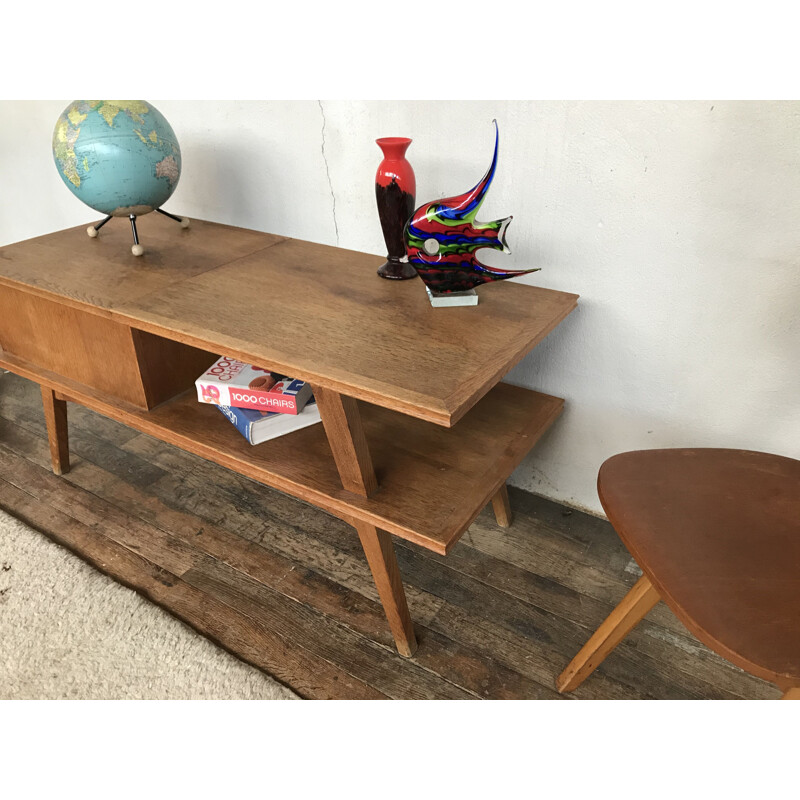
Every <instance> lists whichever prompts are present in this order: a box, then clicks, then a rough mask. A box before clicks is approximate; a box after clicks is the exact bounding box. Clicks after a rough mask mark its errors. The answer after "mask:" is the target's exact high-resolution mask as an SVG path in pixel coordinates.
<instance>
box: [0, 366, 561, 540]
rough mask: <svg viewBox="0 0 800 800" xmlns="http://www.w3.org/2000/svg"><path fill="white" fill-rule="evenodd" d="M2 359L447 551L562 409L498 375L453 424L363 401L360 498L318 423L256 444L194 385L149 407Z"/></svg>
mask: <svg viewBox="0 0 800 800" xmlns="http://www.w3.org/2000/svg"><path fill="white" fill-rule="evenodd" d="M0 366H4V367H5V368H6V369H10V370H11V371H13V372H16V373H17V374H20V375H22V376H24V377H28V378H30V379H32V380H35V381H36V382H37V383H42V384H44V385H47V386H50V387H52V388H54V389H57V391H59V393H60V394H62V395H63V396H65V397H68V398H69V399H70V400H74V401H75V402H78V403H80V404H81V405H84V406H86V407H87V408H91V409H93V410H95V411H99V412H100V413H101V414H104V415H105V416H108V417H110V418H111V419H115V420H118V421H120V422H123V423H124V424H126V425H129V426H131V427H133V428H136V429H137V430H140V431H142V432H144V433H148V434H150V435H151V436H155V437H156V438H159V439H162V440H164V441H168V442H171V443H173V444H177V445H178V446H179V447H182V448H183V449H185V450H188V451H189V452H191V453H195V454H197V455H200V456H202V457H203V458H207V459H209V460H211V461H215V462H216V463H218V464H222V466H225V467H228V468H230V469H233V470H235V471H236V472H239V473H241V474H243V475H247V476H248V477H250V478H254V479H255V480H258V481H260V482H262V483H265V484H267V485H269V486H274V487H275V488H277V489H280V490H282V491H285V492H287V493H288V494H291V495H294V496H295V497H300V498H301V499H303V500H307V501H309V502H312V503H314V504H315V505H317V506H319V507H320V508H323V509H325V510H326V511H329V512H331V513H333V514H336V515H337V516H340V517H342V518H344V519H347V520H348V521H349V520H351V519H359V520H361V521H362V522H367V523H369V524H371V525H374V526H375V527H376V528H380V529H382V530H385V531H388V532H389V533H392V534H394V535H397V536H400V537H401V538H404V539H409V540H411V541H415V542H417V543H418V544H421V545H422V546H424V547H428V548H430V549H432V550H434V551H435V552H439V553H446V552H447V551H448V550H450V549H451V548H452V547H453V545H454V544H455V543H456V542H457V541H458V539H459V537H460V536H461V534H462V533H463V532H464V530H466V528H467V527H468V526H469V524H470V523H471V522H472V520H473V519H474V518H475V517H476V516H477V515H478V514H479V513H480V511H481V509H482V508H483V506H485V505H486V504H487V503H488V502H489V501H490V499H491V496H492V494H493V487H494V486H496V485H497V484H498V482H500V481H501V480H505V479H506V478H507V477H508V476H509V475H510V474H511V473H512V472H513V471H514V469H515V468H516V467H517V466H518V465H519V463H520V462H521V461H522V459H523V457H524V456H525V454H526V453H527V452H528V451H529V450H530V448H531V447H532V446H533V445H534V444H535V443H536V441H537V440H538V438H539V437H540V436H541V435H542V434H543V433H544V431H545V430H547V428H548V427H549V426H550V425H551V424H552V423H553V421H554V420H555V419H556V418H557V417H558V415H559V414H560V413H561V409H562V407H563V401H562V400H560V399H559V398H555V397H550V396H549V395H543V394H539V393H538V392H532V391H530V390H528V389H521V388H519V387H516V386H511V385H508V384H498V385H497V386H496V387H495V388H494V389H493V390H492V391H491V392H490V393H489V394H488V395H487V396H486V397H485V398H484V399H483V400H482V401H481V402H480V403H478V404H477V405H476V406H475V408H473V409H472V410H471V411H470V413H469V414H468V415H467V416H466V417H465V418H464V419H463V420H462V421H461V422H460V423H459V424H458V426H457V427H456V428H453V429H446V428H442V427H440V426H437V425H431V424H430V423H426V422H423V421H421V420H415V419H411V418H409V417H406V416H404V415H402V414H396V413H393V412H390V411H387V410H385V409H382V408H378V407H376V406H371V405H369V404H364V405H363V407H362V411H363V414H362V419H363V425H364V430H365V434H366V437H367V439H368V441H369V444H370V452H371V455H372V459H373V462H374V464H375V473H376V475H377V477H378V481H379V484H380V488H379V490H378V491H376V492H375V493H374V494H373V495H372V496H370V497H361V496H359V495H358V494H355V493H353V492H350V491H347V490H345V489H344V488H343V487H342V483H341V479H340V476H339V472H338V470H337V468H336V464H335V462H334V460H333V457H332V454H331V449H330V446H329V444H328V439H327V437H326V436H325V431H324V429H323V428H322V426H321V425H312V426H311V427H309V428H305V429H303V430H300V431H295V432H294V433H291V434H288V435H287V436H282V437H280V438H279V439H275V440H273V441H271V442H266V443H265V444H263V445H259V446H258V447H252V446H251V445H249V444H248V443H247V442H246V441H245V440H244V439H243V438H242V437H241V436H240V435H239V434H238V433H237V432H236V431H235V430H233V428H232V427H231V425H230V423H229V422H228V421H227V419H226V418H225V417H224V416H223V415H222V414H221V413H220V412H219V411H218V410H217V409H216V408H214V407H213V406H209V405H203V404H201V403H198V402H197V400H196V396H194V394H193V392H187V393H185V394H183V395H180V396H179V397H177V398H175V399H174V400H171V401H169V402H167V403H163V404H161V405H160V406H158V407H157V408H155V409H152V410H151V411H149V412H147V411H141V410H139V409H136V408H134V407H133V406H129V405H127V404H124V403H121V402H120V401H118V400H116V399H114V398H111V397H108V396H103V395H101V394H100V393H98V392H96V391H91V390H89V389H88V388H87V387H85V386H81V385H80V384H77V383H75V382H74V381H67V380H66V379H64V378H62V377H61V376H58V375H55V374H53V373H50V372H45V371H43V370H40V369H38V368H36V367H34V366H33V365H31V364H29V363H26V362H23V361H22V360H21V359H18V358H15V357H13V356H11V355H10V354H6V353H0Z"/></svg>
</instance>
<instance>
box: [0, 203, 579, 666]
mask: <svg viewBox="0 0 800 800" xmlns="http://www.w3.org/2000/svg"><path fill="white" fill-rule="evenodd" d="M141 226H142V229H143V235H145V236H146V237H147V241H148V244H149V247H148V252H147V253H146V255H145V256H144V257H143V258H135V257H134V256H132V255H131V252H130V247H129V246H128V242H127V240H126V239H125V237H124V236H123V231H122V229H121V228H120V229H118V230H115V229H113V228H111V226H109V228H108V229H104V230H103V232H102V235H101V236H99V237H98V238H97V239H93V240H92V239H88V238H87V237H86V233H85V226H81V227H78V228H71V229H68V230H65V231H60V232H58V233H54V234H49V235H47V236H41V237H38V238H35V239H29V240H27V241H24V242H19V243H17V244H13V245H10V246H7V247H2V248H0V347H2V351H0V365H2V366H3V367H5V368H6V369H8V370H10V371H11V372H14V373H17V374H19V375H22V376H23V377H26V378H29V379H31V380H33V381H36V382H37V383H39V384H40V385H41V387H42V398H43V401H44V411H45V417H46V420H47V430H48V436H49V440H50V448H51V454H52V461H53V470H54V471H55V472H56V473H58V474H60V473H63V472H66V471H67V470H68V469H69V451H68V439H67V405H66V401H71V402H75V403H80V404H81V405H84V406H86V407H87V408H90V409H93V410H94V411H97V412H99V413H101V414H104V415H106V416H108V417H111V418H112V419H115V420H118V421H120V422H122V423H124V424H126V425H129V426H131V427H133V428H135V429H137V430H139V431H142V432H144V433H147V434H149V435H151V436H155V437H157V438H159V439H162V440H164V441H166V442H170V443H172V444H175V445H177V446H178V447H181V448H183V449H185V450H188V451H190V452H192V453H195V454H197V455H200V456H202V457H204V458H207V459H209V460H211V461H215V462H216V463H218V464H222V465H223V466H225V467H228V468H229V469H232V470H234V471H236V472H239V473H241V474H242V475H246V476H248V477H250V478H254V479H255V480H257V481H260V482H261V483H264V484H266V485H268V486H272V487H275V488H276V489H279V490H281V491H283V492H286V493H288V494H291V495H293V496H295V497H299V498H301V499H303V500H305V501H308V502H310V503H313V504H314V505H316V506H318V507H319V508H321V509H324V510H325V511H327V512H329V513H331V514H333V515H335V516H337V517H340V518H341V519H343V520H345V521H347V522H348V523H349V524H351V525H352V526H353V527H354V528H355V529H356V531H357V532H358V535H359V537H360V539H361V543H362V545H363V547H364V552H365V554H366V557H367V560H368V562H369V566H370V568H371V570H372V574H373V576H374V578H375V583H376V585H377V588H378V592H379V594H380V598H381V601H382V602H383V607H384V610H385V611H386V616H387V618H388V620H389V625H390V626H391V629H392V633H393V634H394V638H395V642H396V643H397V649H398V650H399V651H400V653H402V654H403V655H406V656H410V655H412V654H413V652H414V650H415V649H416V640H415V638H414V629H413V626H412V623H411V617H410V615H409V611H408V608H407V605H406V598H405V592H404V589H403V584H402V582H401V579H400V574H399V571H398V567H397V562H396V560H395V555H394V549H393V546H392V539H391V537H392V535H394V536H400V537H402V538H404V539H408V540H410V541H413V542H416V543H417V544H419V545H422V546H423V547H427V548H429V549H431V550H433V551H435V552H437V553H442V554H444V553H447V551H448V550H449V549H450V548H451V547H452V546H453V545H454V544H455V542H456V541H457V540H458V538H459V537H460V536H461V534H462V533H463V532H464V531H465V530H466V528H467V527H468V526H469V525H470V523H471V522H472V521H473V520H474V519H475V517H476V516H477V515H478V513H479V512H480V510H481V509H482V508H483V507H484V506H485V505H486V504H487V503H488V502H489V501H492V502H493V505H494V509H495V513H496V515H497V520H498V522H499V523H500V524H501V525H508V524H510V510H509V507H508V495H507V493H506V489H505V481H506V479H507V478H508V476H509V475H510V474H511V472H512V471H513V470H514V469H515V468H516V467H517V465H518V464H519V463H520V462H521V461H522V459H523V457H524V456H525V455H526V454H527V453H528V451H529V450H530V449H531V447H533V445H534V444H535V443H536V441H537V440H538V438H539V437H540V436H541V435H542V433H544V431H545V430H547V428H548V427H549V426H550V424H551V423H552V422H553V421H554V420H555V418H556V417H557V416H558V414H559V413H560V412H561V409H562V406H563V400H561V399H559V398H556V397H550V396H548V395H544V394H539V393H538V392H533V391H530V390H528V389H522V388H519V387H515V386H511V385H508V384H503V383H500V382H499V381H500V379H501V378H502V376H503V375H504V374H505V373H506V372H508V370H509V369H510V368H511V367H512V366H513V365H514V364H516V363H517V362H518V361H519V360H520V359H521V358H522V357H523V356H524V355H525V354H526V353H527V352H528V351H530V350H531V348H533V347H534V346H535V345H536V344H538V343H539V342H540V341H541V340H542V339H543V338H544V337H545V336H546V335H547V334H548V333H549V332H550V331H551V330H553V328H555V326H556V325H558V323H559V322H561V320H563V319H564V317H566V316H567V315H568V314H569V313H570V312H571V311H572V310H573V309H574V308H575V305H576V302H577V295H574V294H567V293H564V292H557V291H552V290H548V289H539V288H534V287H530V286H525V285H520V284H513V283H508V282H506V283H502V284H496V285H493V286H487V287H483V288H481V289H480V290H479V291H480V305H478V306H477V307H473V308H450V309H432V308H431V306H430V303H429V302H428V298H427V296H426V294H425V291H424V288H423V287H422V286H421V285H420V284H419V282H418V281H402V282H395V281H384V280H379V279H378V278H376V277H375V269H376V267H377V266H378V265H379V264H380V258H379V257H378V256H371V255H366V254H364V253H356V252H352V251H348V250H342V249H340V248H335V247H328V246H324V245H319V244H313V243H311V242H304V241H299V240H293V239H288V238H285V237H281V236H275V235H272V234H268V233H260V232H257V231H251V230H245V229H242V228H233V227H229V226H226V225H218V224H215V223H211V222H202V221H198V222H197V223H193V226H192V228H191V229H190V230H183V231H179V230H176V228H175V226H174V225H173V224H172V223H171V222H170V221H169V220H164V219H162V218H160V217H159V216H158V215H156V214H152V215H149V216H147V217H144V218H143V219H142V221H141ZM219 355H227V356H231V357H234V358H238V359H241V360H243V361H247V362H250V363H255V364H258V365H259V366H263V367H267V368H272V369H274V370H276V371H279V372H283V373H286V374H287V375H291V376H294V377H298V378H302V379H304V380H306V381H308V382H309V383H311V384H312V386H313V388H314V392H315V394H316V398H317V402H318V404H319V408H320V411H321V414H322V420H323V425H313V426H311V427H310V428H305V429H303V430H300V431H296V432H294V433H291V434H289V435H287V436H284V437H281V438H279V439H275V440H272V441H270V442H266V443H265V444H262V445H258V446H256V447H252V446H250V445H249V444H248V443H247V442H246V441H245V440H244V439H243V438H242V437H241V436H240V435H239V433H238V432H237V431H236V430H235V429H234V428H233V426H231V425H230V423H229V422H228V421H227V420H226V418H225V417H224V416H223V415H222V414H220V413H219V411H218V410H217V409H215V408H213V407H211V406H207V405H202V404H200V403H198V402H197V401H196V398H195V394H194V391H193V388H192V387H193V382H194V379H195V378H196V377H197V376H198V375H199V374H200V373H201V372H202V371H203V370H204V369H206V368H207V367H208V366H209V365H210V364H211V363H212V362H213V361H214V359H215V358H217V357H218V356H219ZM456 423H457V424H456Z"/></svg>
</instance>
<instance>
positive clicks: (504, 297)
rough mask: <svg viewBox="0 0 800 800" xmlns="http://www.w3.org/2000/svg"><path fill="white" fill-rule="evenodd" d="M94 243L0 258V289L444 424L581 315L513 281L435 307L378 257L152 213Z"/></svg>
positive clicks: (68, 241) (79, 241)
mask: <svg viewBox="0 0 800 800" xmlns="http://www.w3.org/2000/svg"><path fill="white" fill-rule="evenodd" d="M137 225H138V228H139V235H140V239H141V242H142V244H143V245H144V247H145V255H144V256H141V257H138V258H137V257H135V256H133V255H132V254H131V252H130V244H131V234H130V227H129V225H128V224H127V220H124V219H119V220H116V219H115V220H111V221H110V222H109V223H108V224H107V225H106V226H105V227H103V229H102V230H101V231H100V233H99V235H98V237H97V238H96V239H90V238H89V237H88V236H87V235H86V230H85V227H77V228H70V229H67V230H64V231H59V232H57V233H53V234H48V235H46V236H40V237H37V238H35V239H29V240H27V241H24V242H18V243H16V244H12V245H8V246H5V247H2V248H0V284H6V285H10V286H14V287H16V288H23V289H26V290H27V291H32V292H35V293H37V294H41V295H44V296H46V297H49V298H51V299H53V296H56V297H57V298H58V299H59V300H60V302H66V303H68V304H70V305H74V306H77V307H79V308H82V309H84V310H88V311H90V312H92V313H97V314H102V315H107V316H110V317H112V318H114V319H117V320H119V321H121V322H124V323H126V324H129V325H132V326H134V327H137V328H140V329H143V330H148V331H150V332H152V333H155V334H157V335H162V336H166V337H168V338H171V339H176V340H178V341H183V342H185V343H187V344H191V345H194V346H196V347H200V348H203V349H206V350H210V351H211V352H215V353H219V354H220V355H228V356H231V357H234V358H240V359H241V360H244V361H248V362H250V363H255V364H257V365H259V366H264V367H268V368H272V369H274V370H276V371H279V372H284V373H286V374H289V375H292V376H294V377H298V378H301V379H303V380H306V381H308V382H310V383H311V384H312V385H321V386H323V387H326V388H329V389H333V390H334V391H338V392H341V393H343V394H346V395H349V396H352V397H357V398H360V399H362V400H366V401H369V402H373V403H375V404H377V405H381V406H385V407H387V408H392V409H395V410H398V411H402V412H404V413H406V414H410V415H412V416H416V417H419V418H421V419H426V420H429V421H431V422H435V423H438V424H440V425H445V426H450V425H452V424H454V423H455V422H456V421H457V420H458V419H459V418H460V417H462V416H463V415H464V414H465V413H466V412H467V411H468V410H469V409H470V408H471V407H472V406H473V405H474V404H475V403H476V402H477V401H478V400H479V399H480V398H481V397H482V396H483V395H484V394H486V392H487V391H488V390H489V389H491V387H492V386H494V385H495V384H496V383H497V382H498V381H499V380H500V378H501V377H502V376H503V375H504V374H505V373H506V372H507V371H508V370H509V369H510V368H511V367H512V366H514V364H516V363H517V362H518V361H520V360H521V359H522V358H523V357H524V355H525V354H526V353H527V352H529V351H530V350H531V349H532V348H533V347H535V346H536V344H538V343H539V342H540V341H541V340H542V339H543V338H544V337H545V336H546V335H547V334H548V333H549V332H550V331H551V330H553V328H555V327H556V325H558V323H559V322H561V320H563V319H564V318H565V317H566V316H567V315H568V314H569V313H570V312H571V311H572V310H573V309H574V308H575V306H576V303H577V299H578V296H577V295H575V294H570V293H567V292H558V291H554V290H550V289H542V288H537V287H532V286H527V285H524V284H518V283H513V284H512V283H510V282H503V283H495V284H493V285H489V286H483V287H479V288H478V293H479V295H480V303H479V305H478V306H476V307H466V308H439V309H434V308H432V307H431V306H430V303H429V301H428V299H427V295H426V293H425V290H424V286H423V284H422V282H421V281H420V280H418V279H413V280H409V281H388V280H383V279H381V278H379V277H378V276H377V275H376V274H375V270H376V269H377V268H378V266H380V264H381V263H382V262H383V260H384V259H383V258H381V257H380V256H375V255H369V254H365V253H359V252H355V251H351V250H344V249H341V248H337V247H330V246H326V245H321V244H315V243H313V242H305V241H301V240H297V239H291V238H287V237H282V236H277V235H274V234H270V233H263V232H258V231H251V230H246V229H243V228H235V227H231V226H227V225H220V224H216V223H212V222H204V221H195V220H193V221H192V227H191V228H189V229H188V230H183V229H181V228H180V227H179V226H178V225H177V223H175V222H173V221H172V220H169V219H167V218H165V217H162V216H161V215H158V214H150V215H148V216H145V217H142V218H140V219H138V220H137Z"/></svg>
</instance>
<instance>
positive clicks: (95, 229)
mask: <svg viewBox="0 0 800 800" xmlns="http://www.w3.org/2000/svg"><path fill="white" fill-rule="evenodd" d="M110 219H111V216H110V215H109V216H107V217H106V218H105V219H104V220H103V221H102V222H98V223H97V225H90V226H89V227H88V228H87V229H86V233H88V234H89V238H90V239H96V238H97V232H98V231H99V230H100V228H102V227H103V225H105V224H106V222H108V221H109V220H110Z"/></svg>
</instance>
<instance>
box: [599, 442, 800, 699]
mask: <svg viewBox="0 0 800 800" xmlns="http://www.w3.org/2000/svg"><path fill="white" fill-rule="evenodd" d="M598 492H599V494H600V500H601V501H602V503H603V508H604V509H605V510H606V513H607V514H608V518H609V520H610V521H611V523H612V525H613V526H614V529H615V530H616V531H617V533H618V534H619V536H620V538H621V539H622V541H623V542H624V543H625V545H626V547H627V548H628V550H630V552H631V555H632V556H633V557H634V558H635V559H636V561H637V563H638V564H639V566H640V567H641V568H642V569H643V570H644V572H645V573H646V574H647V576H648V577H649V578H650V580H651V581H652V583H653V585H654V586H655V587H656V589H657V590H658V592H659V594H660V595H661V597H662V598H663V599H664V600H665V601H666V602H667V604H668V605H669V606H670V608H672V610H673V611H674V612H675V613H676V614H677V616H678V617H679V618H680V619H681V621H682V622H683V623H684V624H685V625H686V626H687V627H688V628H689V630H691V631H692V633H694V634H695V635H696V636H697V637H698V638H699V639H700V640H701V641H702V642H704V643H705V644H707V645H709V647H712V648H713V649H714V650H716V651H717V652H718V653H720V654H721V655H723V656H725V657H726V658H728V659H729V660H730V661H732V662H733V663H734V664H737V665H738V666H740V667H742V668H744V669H746V670H748V671H749V672H752V673H754V674H756V675H759V676H760V677H762V678H765V679H766V680H771V681H775V682H780V681H781V680H783V679H788V680H789V681H790V682H794V685H796V682H797V681H798V680H800V461H796V460H794V459H791V458H784V457H782V456H776V455H769V454H766V453H756V452H751V451H747V450H722V449H675V450H641V451H635V452H631V453H622V454H620V455H617V456H614V457H613V458H610V459H609V460H608V461H606V462H605V464H603V466H602V467H601V468H600V474H599V477H598Z"/></svg>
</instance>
